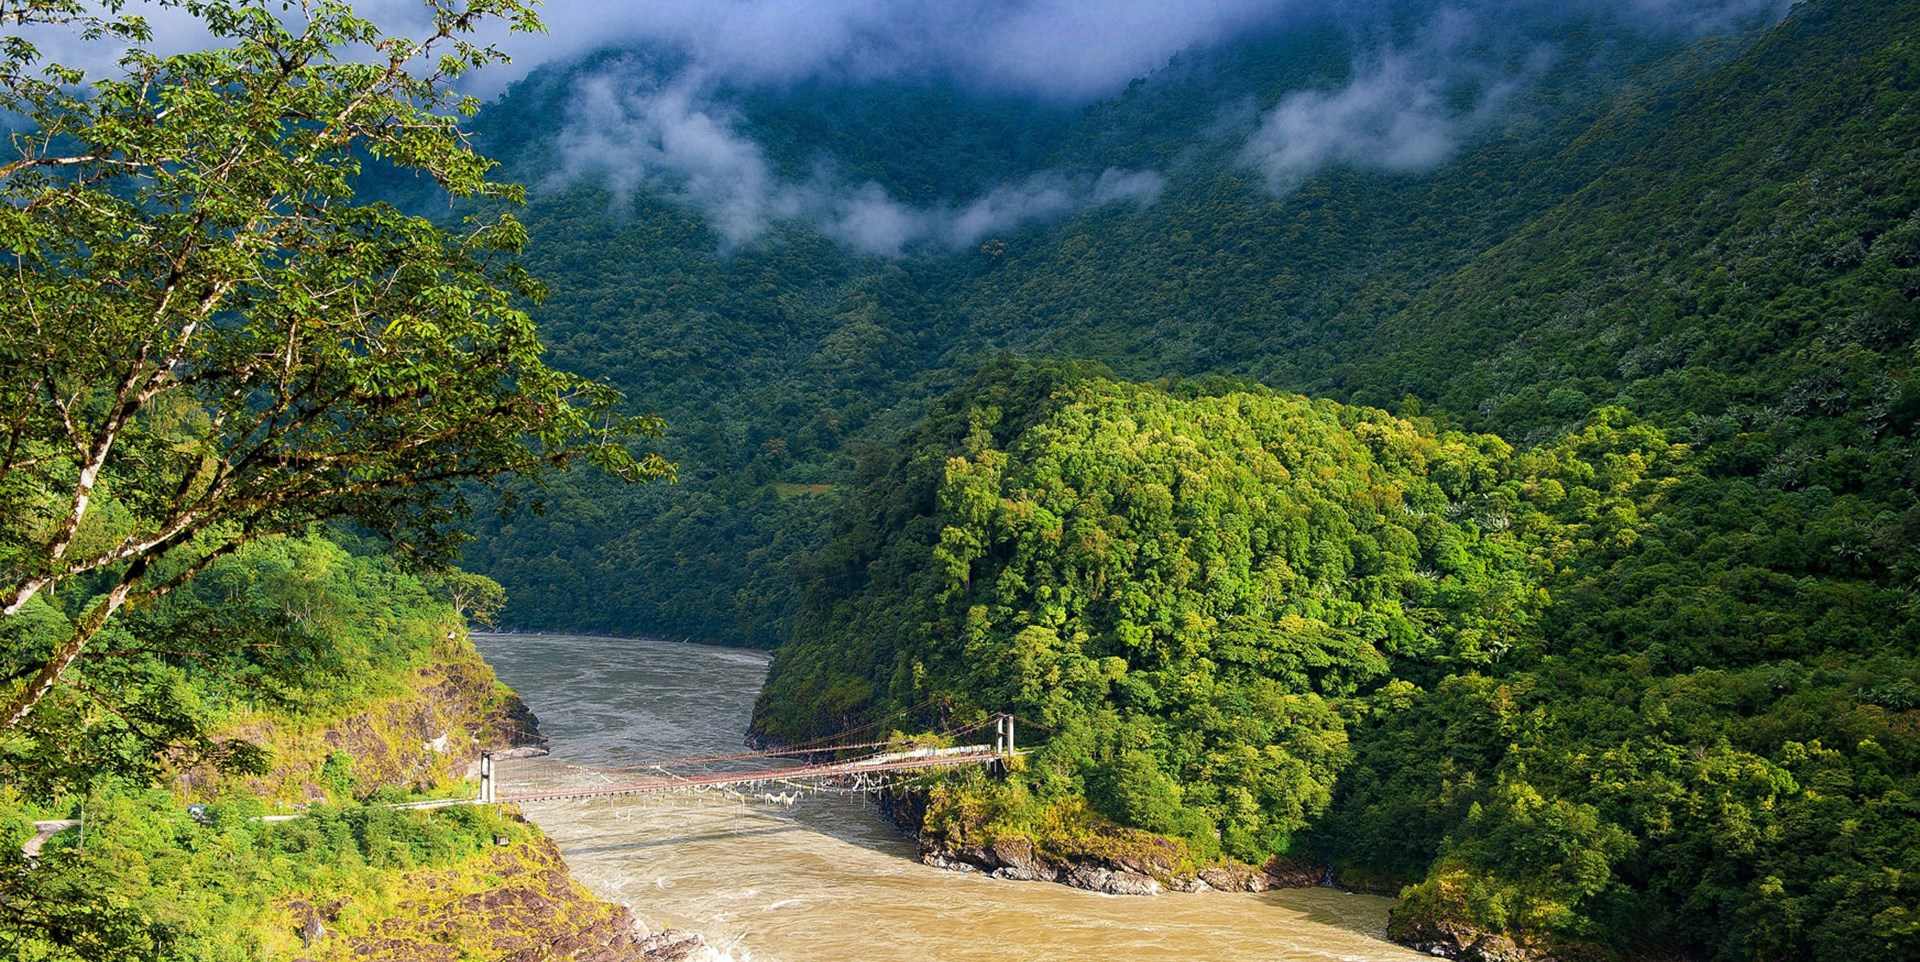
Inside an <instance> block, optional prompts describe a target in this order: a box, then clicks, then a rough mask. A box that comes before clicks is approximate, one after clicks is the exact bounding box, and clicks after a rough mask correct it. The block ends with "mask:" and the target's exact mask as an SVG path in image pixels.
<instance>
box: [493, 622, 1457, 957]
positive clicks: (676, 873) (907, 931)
mask: <svg viewBox="0 0 1920 962" xmlns="http://www.w3.org/2000/svg"><path fill="white" fill-rule="evenodd" d="M475 640H476V641H477V642H478V644H479V646H480V649H481V651H483V652H484V653H485V654H486V656H487V660H488V661H490V662H492V663H493V665H494V667H495V669H496V670H497V671H498V672H499V674H500V677H501V679H502V680H504V681H505V682H506V683H507V684H509V685H512V686H513V687H514V688H515V689H516V690H518V691H519V692H520V694H521V697H523V698H524V699H526V701H527V703H528V705H530V706H531V707H532V708H533V710H534V712H535V713H536V714H538V715H539V716H540V720H541V728H542V730H544V731H545V732H546V733H547V735H548V736H549V737H551V738H552V740H553V756H552V757H551V758H544V759H528V760H516V761H509V762H502V763H501V765H500V777H501V790H502V791H512V790H514V789H516V788H520V787H530V786H535V785H539V786H549V785H554V786H557V785H567V786H575V785H587V784H591V783H593V782H596V781H600V780H602V779H604V778H605V777H606V776H604V775H602V774H599V773H598V771H597V769H604V768H610V767H617V766H620V765H623V764H627V763H631V762H634V761H638V760H642V759H651V758H659V757H669V756H685V755H707V754H716V753H722V752H729V751H733V750H736V749H738V748H739V746H740V744H741V741H742V738H743V737H744V734H745V731H746V725H747V718H748V714H749V712H750V711H751V709H752V706H753V699H754V696H755V694H756V693H757V692H758V691H759V689H760V683H761V681H762V679H763V678H764V677H765V675H766V666H767V660H766V658H765V656H763V655H760V654H758V653H754V652H745V651H737V650H732V649H725V648H709V647H703V646H696V645H681V644H674V643H670V642H660V641H644V640H635V639H625V638H620V639H616V638H599V637H588V636H580V635H511V634H492V635H476V636H475ZM525 810H526V813H527V815H528V817H529V818H531V819H533V820H534V821H535V822H536V823H538V824H539V825H540V827H541V828H542V829H543V830H545V831H546V832H547V833H548V834H549V835H552V836H553V837H554V839H555V840H556V841H557V842H558V843H559V845H560V849H561V851H562V852H564V853H565V854H566V857H567V861H568V862H569V863H570V864H571V865H572V866H573V869H574V873H575V875H576V876H578V877H579V878H580V879H581V881H582V882H584V883H586V884H587V885H588V886H589V887H591V888H593V889H594V890H595V891H597V892H598V893H599V894H600V895H602V896H604V897H607V898H611V899H615V900H618V901H620V902H623V903H625V904H627V905H629V906H631V907H632V908H633V910H634V913H635V914H637V915H639V916H640V917H641V918H642V919H644V920H646V922H647V923H648V924H649V925H652V926H655V927H660V926H662V925H671V926H673V927H675V928H685V929H692V930H695V931H698V932H701V933H702V934H704V935H705V936H706V937H707V939H708V941H709V942H710V943H712V944H713V945H715V946H717V947H719V948H720V949H722V950H724V951H725V952H726V953H728V954H729V955H730V956H731V957H732V958H733V959H734V960H736V962H856V960H857V962H892V960H900V962H928V960H933V962H988V960H992V962H1005V960H1034V962H1052V960H1060V962H1067V960H1074V962H1079V960H1087V959H1095V960H1103V962H1120V960H1148V962H1162V960H1166V962H1172V960H1181V962H1186V960H1196V962H1199V960H1208V962H1212V960H1218V962H1294V960H1303V962H1304V960H1349V962H1388V960H1402V962H1404V960H1410V959H1419V958H1425V956H1422V955H1420V954H1419V953H1415V952H1413V951H1411V950H1409V949H1406V948H1403V947H1401V946H1397V945H1394V944H1393V943H1390V942H1387V941H1385V939H1384V937H1383V933H1384V931H1385V927H1386V914H1387V908H1388V907H1389V906H1390V905H1391V904H1392V903H1391V902H1390V901H1388V900H1386V899H1381V898H1374V897H1371V896H1364V895H1350V894H1347V893H1344V892H1339V891H1335V890H1333V889H1294V890H1287V891H1280V892H1268V893H1263V894H1259V895H1228V894H1223V893H1217V892H1214V893H1205V894H1199V895H1186V894H1179V893H1170V894H1166V895H1161V896H1158V897H1154V898H1128V897H1120V896H1107V895H1097V894H1094V893H1091V892H1083V891H1080V890H1078V889H1072V888H1068V887H1066V886H1063V885H1055V884H1052V883H1045V882H1006V881H997V880H994V879H989V878H984V877H981V876H978V875H968V874H961V873H958V872H949V871H944V870H941V869H935V868H930V867H927V866H924V865H921V864H920V863H919V861H918V860H917V859H916V857H915V855H916V849H915V847H914V843H913V841H912V840H911V839H910V838H908V837H906V836H905V835H904V834H902V833H901V832H900V830H899V829H897V828H896V827H894V826H893V825H892V824H890V823H888V822H887V821H885V820H884V819H883V818H881V817H880V816H879V815H878V814H877V813H876V812H875V811H874V810H873V808H872V806H871V805H870V804H869V803H868V801H867V800H866V799H863V798H861V797H859V796H850V795H837V794H818V795H802V796H800V797H798V798H796V799H792V800H790V801H789V800H787V799H782V798H777V797H775V798H769V797H765V796H748V795H737V794H729V793H720V792H709V793H706V794H703V795H673V796H648V797H643V798H613V799H607V798H601V799H592V800H581V801H568V802H542V803H535V804H528V805H526V806H525Z"/></svg>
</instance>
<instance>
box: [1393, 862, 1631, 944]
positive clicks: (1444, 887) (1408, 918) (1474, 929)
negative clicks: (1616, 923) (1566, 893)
mask: <svg viewBox="0 0 1920 962" xmlns="http://www.w3.org/2000/svg"><path fill="white" fill-rule="evenodd" d="M1387 938H1390V939H1392V940H1394V941H1395V942H1399V943H1401V944H1403V945H1406V946H1410V947H1412V948H1414V949H1417V950H1419V951H1421V952H1425V953H1427V954H1428V955H1431V956H1435V957H1437V958H1443V959H1458V960H1460V962H1603V960H1611V959H1615V958H1617V957H1618V956H1617V955H1616V954H1615V953H1612V952H1610V951H1607V950H1605V949H1602V948H1600V947H1598V946H1594V945H1589V944H1581V943H1573V942H1565V941H1560V940H1555V939H1550V938H1549V937H1546V936H1536V937H1529V936H1527V935H1525V934H1522V935H1519V936H1518V937H1516V936H1513V935H1509V934H1505V933H1500V932H1490V931H1487V930H1486V928H1484V927H1483V926H1481V925H1480V924H1479V923H1477V922H1475V921H1474V920H1473V918H1472V913H1471V912H1470V911H1469V910H1468V905H1467V901H1466V890H1465V885H1464V884H1463V877H1462V876H1461V875H1460V874H1459V873H1446V874H1443V875H1442V876H1440V877H1439V878H1438V879H1435V880H1432V881H1430V882H1425V883H1422V884H1421V885H1418V886H1415V887H1414V888H1413V889H1412V890H1410V891H1409V892H1408V893H1407V897H1406V898H1404V899H1402V900H1401V902H1400V904H1399V905H1396V906H1394V908H1393V911H1392V912H1390V913H1389V914H1388V915H1387Z"/></svg>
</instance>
